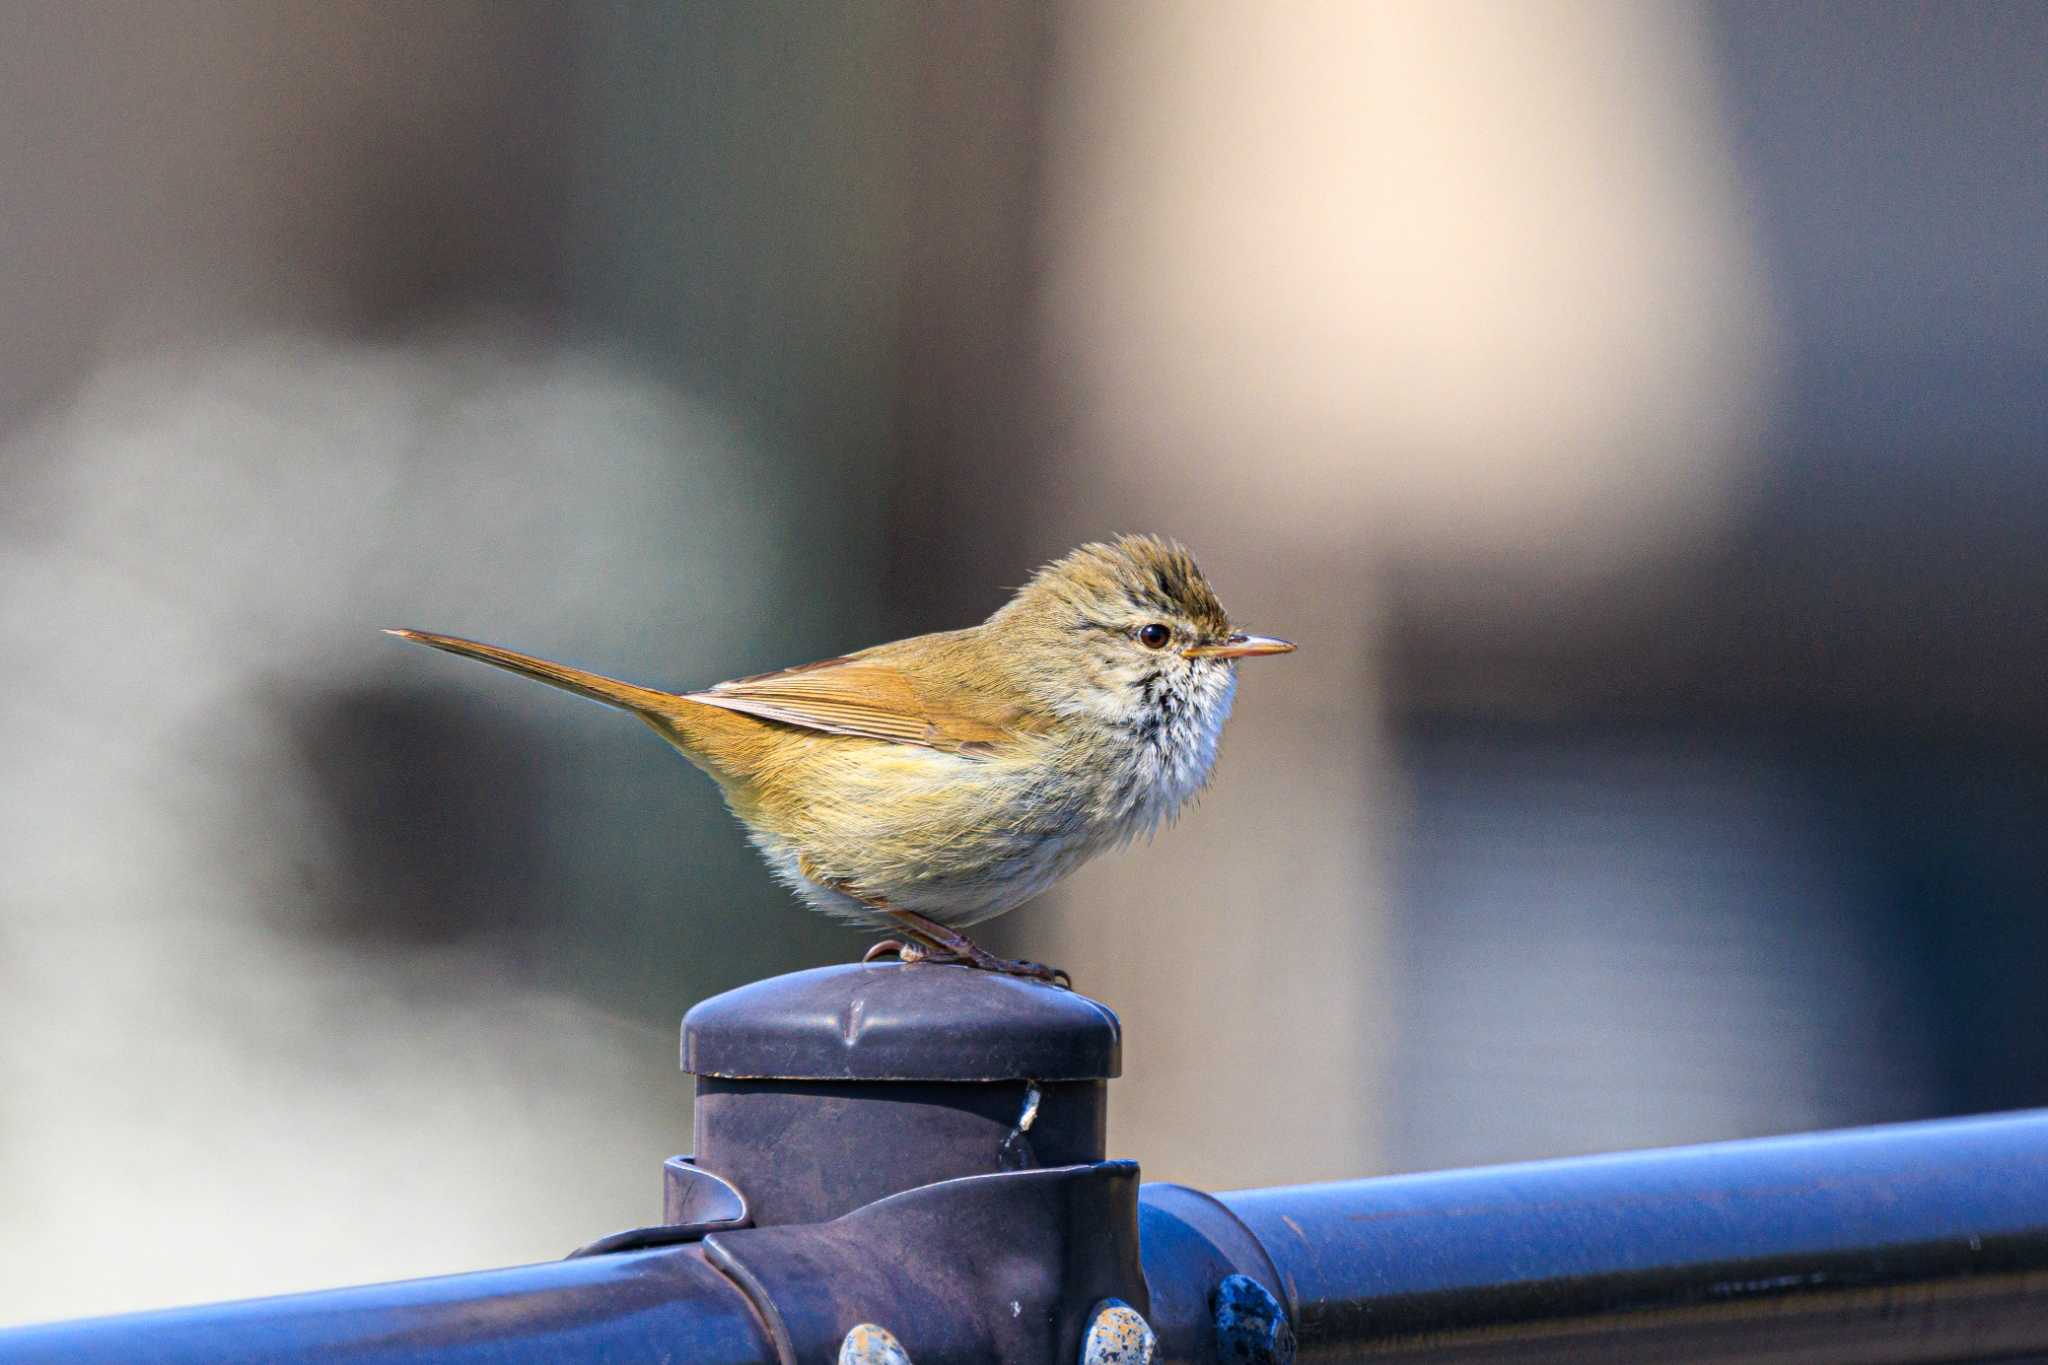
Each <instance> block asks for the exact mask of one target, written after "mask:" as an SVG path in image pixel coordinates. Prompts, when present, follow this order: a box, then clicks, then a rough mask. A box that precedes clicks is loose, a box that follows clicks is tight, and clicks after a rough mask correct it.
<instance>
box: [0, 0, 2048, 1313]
mask: <svg viewBox="0 0 2048 1365" xmlns="http://www.w3.org/2000/svg"><path fill="white" fill-rule="evenodd" d="M2043 50H2048V7H2042V6H2036V5H2019V4H2013V5H1979V6H1968V7H1963V6H1948V5H1940V4H1932V3H1928V4H1864V3H1854V4H1852V3H1839V4H1817V5H1816V4H1778V3H1769V4H1764V3H1759V4H1649V5H1646V4H1635V3H1624V2H1623V0H1613V2H1612V3H1605V2H1597V0H1550V2H1546V3H1531V4H1523V5H1514V6H1501V5H1493V4H1485V3H1463V2H1454V3H1436V2H1434V0H1432V2H1430V3H1423V2H1422V0H1416V2H1415V3H1383V4H1374V5H1364V4H1350V3H1331V4H1318V3H1290V4H1287V5H1269V4H1265V3H1261V2H1260V0H1220V2H1218V3H1205V4H1200V5H1183V4H1178V3H1145V4H1129V5H1117V6H1108V5H1089V4H1062V5H1052V6H1045V5H1038V4H1027V3H1021V2H1017V3H1012V2H1010V0H987V2H986V3H978V4H974V5H967V6H962V5H953V4H936V3H935V4H920V3H908V0H904V2H902V3H887V4H880V3H877V4H861V5H851V6H837V7H826V6H813V5H807V4H800V3H785V4H754V5H748V6H744V7H740V6H725V5H714V4H696V3H691V4H675V5H672V4H653V3H648V4H614V3H597V2H596V0H587V2H578V3H547V4H539V3H534V4H520V3H511V2H510V0H437V3H435V4H433V5H413V4H406V3H400V0H283V2H282V3H280V2H277V0H260V2H259V0H165V3H160V4H153V5H147V6H137V5H120V4H114V3H102V2H101V0H92V2H91V3H74V0H7V3H5V4H4V5H0V72H4V76H0V261H4V263H5V264H4V267H0V315H4V316H5V318H6V319H7V323H8V325H7V326H6V328H5V329H4V332H0V660H4V664H5V669H6V676H7V680H8V682H7V687H6V689H5V691H4V693H0V753H4V754H5V761H4V763H0V1174H4V1178H0V1233H4V1235H0V1321H8V1322H13V1321H24V1320H30V1319H36V1318H47V1317H58V1316H65V1315H72V1314H79V1313H88V1312H102V1311H111V1310H116V1309H125V1308H133V1307H141V1306H149V1305H155V1304H163V1303H172V1302H179V1301H190V1300H200V1299H216V1298H224V1297H231V1296H241V1295H248V1294H256V1293H265V1292H273V1291H281V1290H289V1289H298V1288H311V1287H318V1286H323V1285H327V1284H333V1283H340V1282H347V1281H360V1280H373V1279H384V1278H393V1277H399V1276H410V1275H419V1274H427V1273H434V1272H442V1271H454V1270H464V1269H471V1268H478V1267H483V1266H487V1265H496V1264H505V1263H510V1262H514V1261H519V1260H532V1259H544V1258H549V1257H553V1256H558V1255H561V1254H562V1253H564V1252H566V1251H567V1250H568V1249H570V1248H571V1247H573V1246H575V1245H577V1244H579V1243H581V1242H584V1241H587V1240H589V1239H590V1238H592V1237H595V1236H598V1235H600V1234H603V1233H606V1232H609V1231H612V1230H614V1229H616V1228H620V1227H625V1226H629V1225H634V1224H638V1223H643V1222H646V1221H648V1220H649V1219H650V1218H651V1217H652V1216H653V1215H654V1214H655V1213H656V1212H657V1211H658V1190H659V1168H660V1162H661V1160H662V1158H664V1157H666V1156H668V1155H670V1154H672V1153H676V1152H681V1151H687V1150H688V1149H689V1146H690V1136H689V1121H688V1113H689V1098H688V1096H689V1090H688V1084H687V1081H686V1079H685V1078H684V1077H682V1076H681V1075H679V1074H678V1072H677V1070H676V1047H675V1023H676V1019H677V1017H678V1016H679V1015H680V1014H681V1012H682V1011H683V1010H684V1009H685V1008H686V1007H687V1006H689V1005H690V1004H691V1003H693V1002H694V1001H696V1000H698V999H700V998H702V997H704V996H706V995H708V994H711V993H713V992H715V991H718V990H722V989H725V988H727V987H730V986H734V985H737V984H739V983H741V982H743V981H746V980H749V979H752V978H755V977H759V976H762V975H765V974H768V973H772V972H777V971H783V970H787V969H792V968H797V967H802V966H808V965H813V964H818V963H824V962H834V961H845V960H848V959H850V958H853V957H855V956H857V955H858V954H859V953H860V951H861V950H862V949H863V948H864V947H865V946H866V940H865V939H864V938H862V937H860V936H858V935H855V934H853V933H851V932H850V931H848V930H846V929H844V928H841V927H838V926H835V925H831V924H827V923H824V922H822V921H820V920H818V919H817V918H815V917H813V916H811V915H808V914H807V913H805V912H803V911H802V910H801V909H800V908H799V907H798V906H797V905H796V904H795V902H794V901H793V900H792V899H791V898H789V897H788V896H787V895H786V894H784V893H783V892H781V891H780V890H778V889H777V888H776V887H774V886H773V885H772V884H771V883H770V881H769V880H768V878H767V876H766V874H765V873H764V872H763V871H762V870H761V869H760V868H759V867H758V866H757V865H756V862H755V860H754V857H753V855H752V853H751V852H750V851H749V850H748V848H747V847H746V846H745V844H744V843H743V841H742V839H741V836H740V834H739V832H738V830H737V828H736V827H735V826H734V825H733V823H732V821H731V820H730V819H729V817H727V816H726V815H725V813H724V812H723V810H722V809H721V807H720V806H719V803H718V801H717V799H716V796H715V794H714V792H713V789H712V788H711V786H710V784H709V783H708V782H705V781H704V780H703V779H702V778H701V777H699V776H698V775H697V774H696V773H694V772H693V771H692V770H691V769H689V768H688V767H687V766H686V765H685V764H683V763H681V762H680V761H679V760H678V759H677V757H676V756H675V755H673V754H672V753H670V752H668V751H667V750H666V749H665V748H664V747H663V746H662V745H661V744H659V743H658V742H657V741H655V740H654V739H653V738H652V737H651V736H649V735H648V734H646V733H645V731H644V730H643V729H642V728H641V727H639V726H637V725H634V724H632V723H631V722H630V721H629V720H627V719H625V718H624V717H621V716H619V715H617V714H614V713H610V712H606V711H603V710H601V709H600V708H597V707H593V706H587V705H583V704H580V703H576V702H574V701H573V700H571V699H568V698H565V697H563V696H561V695H559V694H556V693H552V692H548V691H546V690H544V689H541V688H538V687H533V686H531V685H529V684H525V683H522V682H520V681H518V680H515V679H512V678H508V677H506V676H503V675H500V674H496V673H492V672H489V671H487V670H484V669H482V668H478V667H475V666H473V665H466V664H460V663H457V662H456V661H453V660H450V659H447V658H443V657H440V656H434V655H429V654H427V653H424V652H422V651H419V650H414V649H408V648H406V647H403V646H401V645H399V644H397V643H395V642H393V641H390V640H387V639H385V638H384V637H382V636H380V635H378V634H377V633H376V632H377V628H378V627H381V626H386V625H417V626H424V627H429V628H434V629H441V630H447V631H453V632H457V633H461V634H466V635H473V636H478V637H481V638H484V639H488V640H493V641H498V642H501V643H505V644H508V645H512V646H514V647H517V648H521V649H526V650H530V651H533V652H537V653H541V654H547V655H552V656H554V657H560V658H568V659H572V660H575V661H578V662H581V663H583V664H586V665H588V666H591V667H595V668H598V669H601V670H603V671H606V672H610V673H614V674H617V675H621V676H625V677H628V678H632V679H635V680H638V681H642V682H648V683H652V684H657V685H669V686H682V685H702V684H705V683H709V682H711V681H714V680H717V679H719V678H724V677H730V676H734V675H738V674H745V673H751V672H757V671H761V670H764V669H768V668H773V667H777V666H781V665H785V664H789V663H794V662H799V661H802V660H807V659H812V658H817V657H821V656H825V655H830V654H834V653H838V652H841V651H843V650H845V649H848V648H850V647H857V646H860V645H864V644H868V643H872V642H874V641H877V640H881V639H886V638H890V637H892V636H896V635H902V634H909V633H913V632H917V631H922V630H929V629H938V628H943V627H950V626H955V625H960V624H965V623H967V622H969V621H972V620H975V619H978V618H979V617H980V616H982V615H984V614H986V613H987V612H988V611H989V610H991V609H993V608H994V607H995V606H996V605H997V604H998V603H999V602H1001V601H1002V600H1003V598H1004V596H1005V593H1006V589H1007V588H1008V587H1009V586H1012V585H1015V584H1016V583H1018V582H1021V581H1022V579H1023V578H1024V577H1025V575H1026V574H1027V573H1028V572H1029V571H1030V570H1031V569H1032V568H1033V567H1034V566H1035V565H1037V564H1038V563H1041V562H1043V561H1044V560H1046V559H1047V558H1049V557H1051V556H1053V555H1056V554H1058V553H1059V552H1061V551H1063V550H1064V549H1066V548H1068V547H1069V546H1071V545H1072V544H1074V543H1076V542H1078V541H1079V540H1082V539H1086V538H1091V537H1100V536H1103V535H1106V534H1109V533H1112V532H1116V531H1119V530H1152V531H1159V532H1164V533H1168V534H1172V535H1175V536H1178V537H1180V538H1182V539H1184V540H1185V541H1187V542H1188V543H1189V544H1190V545H1191V546H1193V547H1194V548H1195V549H1196V550H1197V552H1198V553H1199V554H1200V555H1201V557H1202V560H1203V563H1204V566H1205V567H1206V568H1207V570H1208V571H1209V574H1210V576H1211V577H1212V578H1213V579H1214V581H1215V582H1216V583H1217V584H1218V585H1219V587H1220V590H1221V592H1222V595H1223V597H1224V600H1225V602H1226V603H1227V604H1228V605H1229V606H1230V607H1231V609H1232V610H1233V612H1234V613H1235V614H1236V615H1237V616H1238V617H1239V618H1241V619H1242V620H1244V621H1245V622H1247V623H1248V624H1250V625H1252V626H1254V627H1256V628H1259V629H1265V630H1270V631H1273V632H1275V633H1279V634H1284V635H1287V636H1290V637H1292V638H1295V639H1297V640H1299V641H1301V642H1302V646H1303V647H1302V650H1301V652H1300V653H1298V654H1296V655H1294V656H1293V657H1291V658H1289V659H1286V660H1280V661H1273V662H1270V663H1266V664H1263V665H1251V666H1248V667H1247V668H1246V670H1245V683H1244V686H1243V688H1242V690H1241V693H1240V699H1239V704H1238V716H1237V719H1235V720H1234V721H1233V722H1232V726H1231V729H1230V731H1229V733H1228V735H1227V738H1226V742H1225V746H1224V755H1223V760H1222V763H1221V765H1220V768H1219V771H1218V775H1217V780H1216V783H1215V785H1214V787H1213V789H1212V792H1211V794H1210V796H1209V797H1208V798H1207V799H1206V800H1205V801H1204V803H1203V804H1202V805H1201V807H1200V808H1199V809H1198V810H1197V811H1195V812H1194V813H1192V814H1191V815H1190V816H1189V817H1188V818H1186V819H1184V820H1183V821H1182V822H1181V824H1180V825H1179V827H1178V828H1176V829H1174V830H1172V831H1169V832H1167V833H1165V834H1163V835H1162V836H1161V837H1160V838H1159V839H1158V840H1156V841H1155V842H1153V843H1152V844H1151V845H1149V846H1145V847H1140V848H1137V849H1135V850H1133V851H1131V852H1130V853H1128V854H1125V855H1123V856H1121V857H1118V858H1114V859H1110V860H1106V861H1104V862H1102V863H1100V864H1098V865H1096V866H1094V867H1091V868H1089V869H1088V870H1087V871H1085V872H1084V873H1083V874H1082V875H1080V876H1078V877H1076V878H1075V879H1074V880H1073V881H1072V882H1071V883H1069V884H1068V885H1067V886H1066V887H1064V888H1063V889H1061V890H1060V891H1059V892H1057V893H1056V894H1055V895H1053V896H1051V897H1049V898H1048V899H1047V900H1045V901H1043V902H1041V903H1039V904H1038V905H1035V906H1033V907H1031V908H1029V909H1027V910H1025V911H1023V912H1020V913H1018V914H1016V915H1014V916H1011V917H1009V918H1008V919H1006V920H1005V921H1003V922H1001V924H1000V925H999V926H997V930H996V932H995V933H994V934H992V935H991V936H990V943H991V946H993V947H996V948H998V949H1000V950H1005V951H1009V952H1012V953H1019V954H1024V955H1028V956H1031V957H1036V958H1042V959H1047V960H1051V961H1056V962H1059V963H1061V964H1062V965H1064V966H1066V967H1068V968H1070V969H1071V970H1072V971H1073V973H1074V975H1075V977H1076V978H1077V979H1078V980H1079V981H1080V983H1081V984H1082V986H1083V988H1084V989H1086V990H1088V991H1089V992H1090V993H1091V994H1094V995H1097V996H1099V997H1102V998H1104V999H1106V1000H1108V1001H1109V1002H1111V1003H1112V1004H1114V1005H1115V1006H1116V1007H1117V1008H1118V1009H1119V1010H1120V1011H1121V1012H1122V1014H1123V1017H1124V1021H1125V1025H1126V1029H1127V1035H1128V1045H1127V1054H1126V1075H1125V1077H1124V1079H1123V1080H1121V1081H1120V1082H1118V1083H1117V1085H1116V1088H1115V1090H1114V1092H1113V1099H1114V1103H1113V1106H1112V1114H1113V1119H1112V1123H1113V1127H1112V1132H1111V1145H1112V1148H1113V1150H1114V1152H1115V1153H1116V1154H1118V1155H1127V1156H1133V1157H1137V1158H1140V1159H1141V1160H1142V1161H1143V1163H1144V1165H1145V1170H1146V1174H1147V1175H1148V1176H1149V1177H1152V1178H1159V1179H1174V1180H1183V1181H1190V1182H1194V1183H1198V1184H1203V1185H1208V1186H1212V1187H1219V1188H1221V1187H1230V1186H1242V1185H1253V1184H1264V1183H1273V1182H1279V1181H1292V1180H1312V1179H1326V1178H1334V1177H1340V1176H1347V1175H1364V1174H1372V1173H1378V1172H1387V1171H1399V1170H1414V1169H1422V1168H1428V1167H1437V1166H1446V1165H1454V1164H1463V1163H1472V1162H1491V1161H1501V1160H1508V1159H1513V1158H1521V1157H1533V1156H1546V1155H1562V1154H1569V1153H1578V1152H1587V1151H1594V1150H1600V1149H1610V1148H1619V1147H1629V1146H1641V1145H1648V1144H1657V1143H1672V1142H1683V1141H1693V1140H1703V1139H1713V1138H1725V1137H1734V1136H1743V1135H1752V1134H1763V1133H1774V1132H1784V1131H1791V1130H1798V1129H1806V1128H1814V1127H1820V1126H1829V1125H1842V1124H1854V1123H1865V1122H1874V1121H1881V1120H1892V1119H1907V1118H1913V1117H1920V1116H1930V1115H1938V1114H1949V1113H1958V1112H1964V1111H1971V1110H1984V1109H1994V1108H2001V1107H2012V1106H2021V1105H2028V1104H2039V1103H2043V1102H2048V989H2044V987H2043V980H2044V973H2048V916H2044V914H2043V911H2044V908H2048V907H2044V902H2048V838H2044V836H2043V831H2044V828H2048V766H2044V762H2043V760H2044V757H2048V699H2044V683H2048V612H2044V610H2043V603H2044V601H2048V555H2044V554H2043V552H2042V548H2041V547H2042V546H2043V544H2044V543H2048V541H2044V538H2048V464H2044V455H2048V397H2044V395H2048V384H2044V382H2043V381H2044V376H2048V162H2044V161H2043V159H2042V155H2041V153H2042V148H2043V147H2044V146H2048V92H2044V88H2043V85H2042V82H2041V72H2040V55H2039V54H2040V53H2041V52H2042V51H2043ZM1219 1076H1227V1077H1229V1078H1230V1081H1231V1083H1230V1084H1229V1085H1228V1086H1227V1087H1219V1085H1218V1084H1217V1078H1218V1077H1219Z"/></svg>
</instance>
